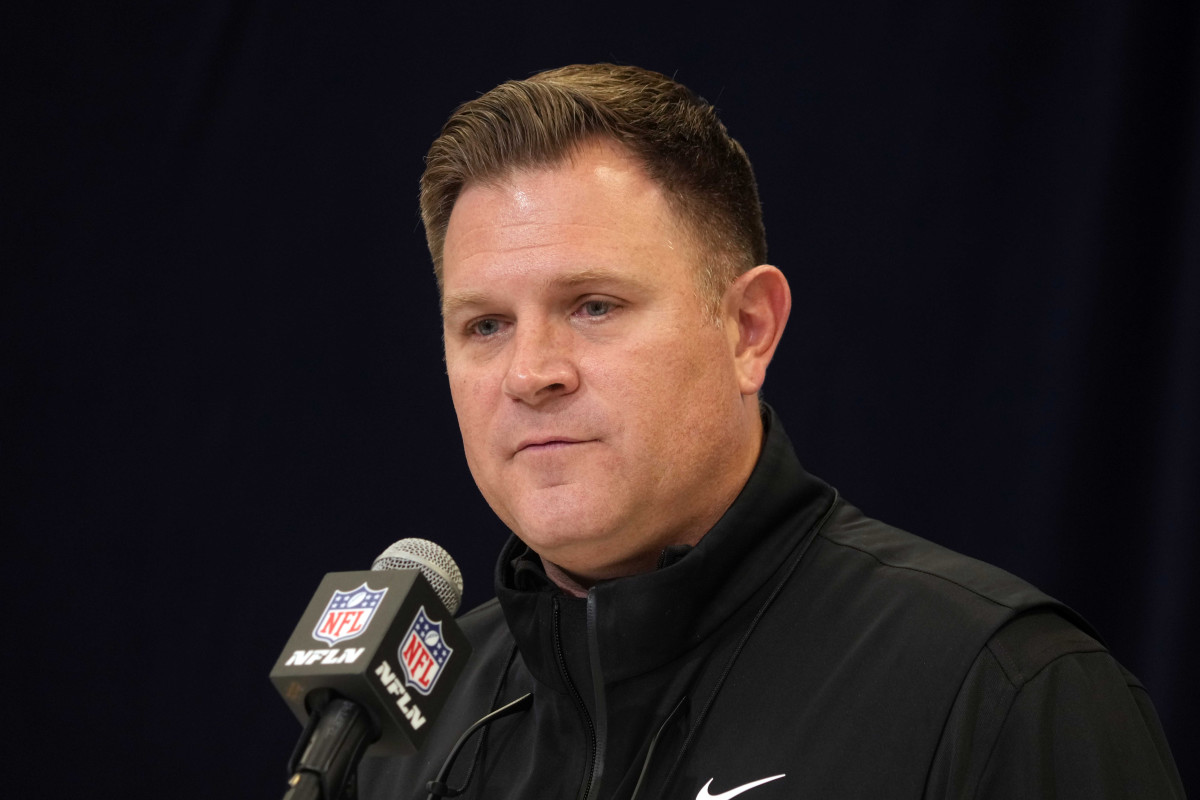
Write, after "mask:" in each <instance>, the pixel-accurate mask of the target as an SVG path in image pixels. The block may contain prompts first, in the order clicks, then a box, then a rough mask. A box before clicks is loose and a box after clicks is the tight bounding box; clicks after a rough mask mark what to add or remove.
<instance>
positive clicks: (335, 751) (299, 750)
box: [283, 697, 379, 800]
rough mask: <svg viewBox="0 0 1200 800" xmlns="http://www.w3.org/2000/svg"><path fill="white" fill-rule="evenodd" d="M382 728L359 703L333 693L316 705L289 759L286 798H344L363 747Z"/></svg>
mask: <svg viewBox="0 0 1200 800" xmlns="http://www.w3.org/2000/svg"><path fill="white" fill-rule="evenodd" d="M378 738H379V729H378V728H377V727H376V725H375V723H374V722H373V721H372V720H371V717H370V715H369V714H368V713H367V711H366V709H364V708H363V707H362V706H360V705H359V704H358V703H354V702H351V701H349V700H346V699H343V698H341V697H333V698H332V699H330V700H328V701H327V702H325V703H322V704H319V705H316V706H315V707H314V709H313V711H312V713H311V715H310V716H309V718H308V724H307V725H305V727H304V733H303V734H301V736H300V741H299V742H297V743H296V749H295V750H294V751H293V752H292V757H291V759H290V760H289V761H288V769H289V770H291V772H292V777H291V780H289V781H288V786H289V787H290V788H288V790H287V793H286V794H285V795H284V796H283V800H343V796H344V795H345V793H346V788H347V786H348V785H349V784H350V783H351V782H352V779H353V777H354V771H355V769H357V767H358V762H359V760H360V759H361V758H362V755H363V751H364V750H366V749H367V746H368V745H369V744H371V742H373V741H375V740H376V739H378Z"/></svg>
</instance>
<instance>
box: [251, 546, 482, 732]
mask: <svg viewBox="0 0 1200 800" xmlns="http://www.w3.org/2000/svg"><path fill="white" fill-rule="evenodd" d="M470 651H471V647H470V645H469V644H468V643H467V639H466V637H465V636H464V635H463V633H462V632H461V631H460V630H459V629H458V625H457V624H456V623H455V622H454V618H453V617H452V616H451V615H450V613H449V612H448V611H447V610H446V608H445V606H443V605H442V602H441V601H440V600H439V599H438V596H437V594H436V593H435V592H434V590H433V589H432V588H431V587H430V585H429V583H428V581H426V580H425V577H424V576H423V575H422V574H421V573H420V572H419V571H417V570H415V569H389V570H380V571H365V572H331V573H329V574H328V575H326V576H325V578H324V580H322V581H321V586H320V588H318V589H317V593H316V594H315V595H314V596H313V599H312V601H311V602H310V603H309V604H308V609H307V610H306V611H305V612H304V616H302V617H301V618H300V624H298V625H297V626H296V630H295V631H294V632H293V633H292V636H291V638H290V639H288V642H287V645H286V646H285V647H284V648H283V653H282V654H280V656H279V659H278V661H276V662H275V668H274V669H272V670H271V682H272V683H273V684H275V688H276V689H278V690H279V693H280V694H281V695H283V699H284V700H285V701H286V702H287V704H288V706H289V707H290V708H291V709H292V712H293V713H294V714H295V715H296V717H297V718H298V719H299V720H300V722H301V723H302V724H305V723H307V722H308V718H309V716H310V714H311V712H312V711H314V710H318V709H319V708H320V707H322V706H323V705H324V704H325V703H327V702H329V700H330V699H332V698H333V697H336V696H340V697H344V698H346V699H348V700H353V701H354V702H356V703H358V704H359V705H361V706H362V707H363V708H365V709H367V711H368V712H369V714H370V716H371V719H372V720H373V722H374V723H375V725H376V726H377V727H378V728H379V731H380V736H379V738H378V739H377V740H376V741H375V742H374V743H373V744H371V745H370V747H369V748H368V749H367V753H368V754H381V755H382V754H404V753H411V752H413V751H414V750H416V749H418V748H420V747H421V745H422V744H424V743H425V737H426V736H427V734H428V731H429V728H430V723H431V721H432V720H433V719H435V718H436V717H437V715H438V712H440V711H441V709H442V706H443V705H445V703H446V698H447V696H448V695H449V694H450V690H451V689H452V688H454V682H455V681H456V680H457V679H458V674H459V673H460V672H461V671H462V668H463V667H464V666H465V665H466V663H467V657H468V655H470Z"/></svg>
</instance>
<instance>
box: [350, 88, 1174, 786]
mask: <svg viewBox="0 0 1200 800" xmlns="http://www.w3.org/2000/svg"><path fill="white" fill-rule="evenodd" d="M421 205H422V214H423V218H424V222H425V227H426V233H427V236H428V239H429V244H430V250H431V253H432V255H433V260H434V266H435V271H436V274H437V276H438V281H439V285H440V287H441V291H442V310H443V319H444V333H445V347H446V365H447V372H448V375H449V380H450V388H451V392H452V395H453V399H454V405H455V409H456V411H457V413H458V418H459V423H460V426H461V430H462V435H463V444H464V448H465V451H466V456H467V461H468V464H469V465H470V468H471V472H472V475H473V476H474V478H475V480H476V482H477V483H478V485H479V488H480V490H481V491H482V492H483V494H484V497H485V498H486V499H487V501H488V503H489V504H490V505H491V507H492V508H493V509H494V510H495V512H496V514H497V515H498V516H499V517H500V519H501V520H502V521H503V522H504V523H505V524H506V525H508V527H509V528H510V529H511V530H512V532H513V534H514V537H513V538H512V539H510V541H509V543H508V544H507V545H506V547H505V548H504V551H503V553H502V554H501V557H500V559H499V563H498V565H497V572H496V591H497V600H494V601H492V602H491V603H488V604H486V605H484V606H483V607H481V608H479V609H476V610H475V611H472V612H470V613H468V614H466V615H464V616H463V617H462V619H461V624H462V627H463V628H464V630H465V631H466V632H467V633H468V635H469V636H470V638H471V639H472V642H473V646H474V648H475V652H474V654H473V656H472V662H471V665H470V667H469V669H468V674H467V675H466V677H465V678H463V679H462V680H461V681H460V683H459V685H458V687H457V688H456V690H455V694H454V696H453V697H452V699H451V701H450V704H449V705H448V707H447V709H446V711H445V712H444V714H443V716H442V717H441V718H440V719H439V720H438V722H437V727H436V728H435V730H434V731H433V732H432V735H431V738H430V741H429V742H428V744H427V745H426V747H425V748H424V750H423V751H422V752H421V753H419V754H418V755H416V756H413V757H410V758H407V759H393V760H368V761H367V762H365V763H364V764H363V766H362V769H361V772H360V789H361V792H362V795H363V796H364V797H367V798H372V799H373V800H374V799H377V798H409V797H416V796H422V795H423V794H424V792H425V791H426V786H427V784H430V785H431V786H432V789H433V794H434V796H456V795H457V794H458V792H459V791H460V790H463V792H464V793H463V796H466V797H474V798H487V799H488V800H498V799H499V798H572V797H574V798H585V799H586V800H593V799H594V800H600V798H621V799H622V800H628V798H639V799H641V800H644V799H645V798H687V800H691V798H697V799H698V800H703V799H705V798H708V799H710V800H711V798H722V799H723V800H728V798H733V797H734V796H737V795H741V794H743V793H745V794H746V796H747V797H748V798H752V800H772V798H836V797H871V798H878V797H914V798H917V797H978V798H990V797H1044V796H1057V797H1063V796H1067V797H1118V796H1119V797H1173V796H1182V794H1183V792H1182V787H1181V786H1180V783H1179V778H1178V774H1177V772H1176V770H1175V767H1174V763H1173V761H1172V758H1171V754H1170V751H1169V749H1168V748H1167V745H1166V742H1165V741H1164V739H1163V736H1162V733H1161V730H1160V728H1159V725H1158V722H1157V718H1156V716H1155V714H1154V710H1153V708H1152V706H1151V704H1150V701H1149V699H1148V698H1147V696H1146V693H1145V691H1144V690H1143V689H1142V688H1141V686H1140V685H1139V684H1138V683H1137V681H1136V679H1134V678H1133V677H1132V676H1131V675H1129V674H1128V673H1127V672H1125V671H1124V670H1123V669H1122V668H1121V667H1120V666H1119V665H1118V664H1117V663H1116V662H1115V661H1114V660H1113V659H1112V658H1111V656H1109V655H1108V653H1107V652H1106V651H1105V649H1104V648H1103V646H1102V645H1100V644H1099V643H1097V641H1096V640H1095V639H1094V638H1093V637H1092V636H1090V635H1089V634H1088V633H1087V632H1086V628H1085V627H1084V623H1082V621H1080V620H1079V619H1078V618H1076V617H1075V616H1074V615H1073V614H1072V613H1071V612H1070V611H1069V610H1068V609H1066V608H1065V607H1063V606H1061V605H1060V604H1058V603H1056V602H1055V601H1053V600H1052V599H1051V598H1049V597H1047V596H1045V595H1043V594H1041V593H1040V592H1038V591H1037V590H1036V589H1034V588H1033V587H1031V586H1029V585H1027V584H1025V583H1023V582H1021V581H1020V580H1018V579H1016V578H1014V577H1012V576H1010V575H1008V574H1006V573H1004V572H1001V571H1000V570H997V569H995V568H992V567H988V566H986V565H984V564H980V563H979V562H976V561H973V560H971V559H967V558H965V557H962V556H959V555H956V554H953V553H950V552H948V551H946V550H944V549H941V548H939V547H937V546H935V545H933V544H930V543H929V542H926V541H924V540H921V539H918V538H916V537H913V536H911V535H909V534H906V533H903V532H901V531H898V530H895V529H893V528H890V527H888V526H886V525H884V524H882V523H880V522H876V521H874V520H870V519H867V518H865V517H864V516H863V515H862V514H861V513H860V512H858V511H857V510H856V509H855V508H854V507H853V506H851V505H849V504H848V503H846V502H845V501H844V500H842V499H841V498H840V497H839V496H838V494H837V492H836V491H835V490H833V489H832V488H831V487H829V486H828V485H826V484H824V483H823V482H821V481H820V480H818V479H816V478H814V477H812V476H810V475H808V474H807V473H805V472H804V470H803V469H802V468H801V467H800V465H799V462H798V461H797V460H796V456H795V455H794V453H793V452H792V448H791V445H790V444H789V442H788V440H787V436H786V435H785V433H784V431H783V427H782V425H781V423H780V421H779V420H778V419H776V418H775V416H774V414H773V412H772V411H771V410H770V409H769V408H767V407H765V406H760V403H759V400H758V392H759V389H760V388H761V386H762V384H763V380H764V377H765V374H766V368H767V364H768V363H769V362H770V360H771V357H772V355H773V354H774V352H775V348H776V346H777V344H778V343H779V339H780V336H781V335H782V333H783V328H784V325H785V323H786V321H787V316H788V312H789V309H790V295H789V290H788V284H787V281H786V279H785V278H784V276H783V274H782V273H781V272H780V271H779V270H778V269H776V268H775V267H772V266H768V265H765V261H766V246H765V239H764V234H763V228H762V222H761V212H760V209H759V204H758V199H757V192H756V189H755V183H754V178H753V174H752V171H751V168H750V164H749V161H748V160H747V159H746V156H745V154H744V153H743V151H742V149H741V148H740V147H739V146H738V144H737V143H736V142H735V141H733V140H732V139H731V138H730V137H729V136H728V134H727V133H726V131H725V129H724V127H723V126H722V125H721V123H720V122H719V120H718V119H717V117H716V115H715V112H714V111H713V109H712V108H711V107H710V106H709V105H708V104H706V103H705V102H704V101H702V100H700V99H698V98H696V97H695V96H693V95H692V94H691V93H690V92H689V91H688V90H687V89H685V88H684V87H682V86H680V85H679V84H677V83H675V82H674V81H671V80H669V79H667V78H665V77H663V76H661V75H658V74H655V73H650V72H646V71H644V70H639V69H635V68H628V67H614V66H611V65H597V66H577V67H568V68H565V69H561V70H555V71H551V72H546V73H542V74H540V75H536V76H534V77H533V78H530V79H529V80H526V81H519V82H510V83H507V84H504V85H502V86H500V87H498V88H496V89H495V90H493V91H492V92H489V93H488V94H485V95H483V96H482V97H480V98H478V99H476V100H473V101H471V102H469V103H467V104H466V105H464V106H462V107H461V108H459V109H458V110H457V111H456V112H455V113H454V115H453V116H452V117H451V119H450V120H449V122H448V123H447V124H446V127H445V128H444V129H443V131H442V134H441V136H440V137H439V138H438V139H437V141H436V142H435V143H434V144H433V147H432V148H431V150H430V153H429V156H428V159H427V169H426V172H425V175H424V177H423V179H422V191H421ZM526 695H529V696H530V698H531V699H526V700H523V701H522V702H520V703H518V704H517V705H516V706H515V707H513V709H510V711H513V713H511V714H509V715H507V716H504V717H502V718H498V719H494V720H491V721H486V722H484V723H483V724H482V725H481V726H480V727H479V728H478V729H477V730H476V732H475V733H474V734H472V735H471V736H469V737H466V740H465V742H464V743H463V746H462V747H461V748H459V749H456V748H455V742H456V740H457V739H458V738H459V737H460V735H462V734H463V733H464V732H466V731H467V730H468V728H469V727H470V726H472V724H473V723H475V722H476V721H477V720H480V719H482V718H483V717H485V715H487V714H489V712H491V711H493V710H495V709H498V708H501V707H503V706H506V705H507V704H509V703H511V702H513V701H515V700H518V699H519V698H523V697H525V696H526ZM431 782H432V784H431Z"/></svg>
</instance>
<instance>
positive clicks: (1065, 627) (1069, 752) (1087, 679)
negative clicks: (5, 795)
mask: <svg viewBox="0 0 1200 800" xmlns="http://www.w3.org/2000/svg"><path fill="white" fill-rule="evenodd" d="M926 796H927V797H931V798H933V797H937V798H949V797H955V798H964V797H970V798H977V800H991V799H992V798H996V799H997V800H998V799H999V798H1013V797H1055V798H1080V799H1081V800H1082V798H1088V799H1089V800H1096V799H1099V798H1182V797H1183V796H1184V791H1183V785H1182V783H1181V781H1180V778H1179V772H1178V770H1177V768H1176V766H1175V762H1174V759H1173V758H1172V757H1171V751H1170V748H1169V747H1168V745H1167V742H1166V738H1165V736H1164V735H1163V732H1162V726H1161V725H1160V724H1159V721H1158V715H1157V714H1156V713H1155V711H1154V706H1153V705H1152V704H1151V702H1150V698H1149V696H1148V695H1147V694H1146V690H1145V689H1144V688H1143V687H1142V685H1141V684H1140V683H1139V682H1138V681H1137V679H1136V678H1134V677H1133V675H1131V674H1130V673H1129V672H1127V671H1126V670H1125V669H1124V668H1122V667H1121V665H1120V664H1118V663H1117V662H1116V661H1115V660H1114V659H1113V658H1112V656H1111V655H1110V654H1109V653H1108V651H1107V650H1106V649H1105V648H1104V646H1103V645H1101V644H1100V643H1099V642H1097V641H1096V640H1095V639H1093V638H1092V637H1090V636H1088V635H1087V634H1086V633H1084V632H1083V631H1081V630H1079V629H1078V628H1076V627H1075V626H1073V625H1072V624H1071V623H1069V622H1067V621H1066V620H1064V619H1063V618H1061V617H1059V616H1057V615H1056V614H1054V613H1053V612H1048V611H1047V612H1036V613H1032V614H1028V615H1025V616H1023V617H1019V618H1017V619H1016V620H1014V621H1013V622H1011V623H1009V624H1008V625H1006V626H1005V627H1004V628H1002V629H1001V630H1000V631H999V632H998V633H997V634H996V635H995V636H993V637H992V639H991V641H989V642H988V644H987V646H986V647H985V648H984V649H983V650H982V651H981V652H980V655H979V657H978V658H977V659H976V661H975V664H974V665H973V666H972V668H971V670H970V672H969V673H968V674H967V677H966V680H965V681H964V682H963V686H962V688H961V690H960V692H959V694H958V697H957V698H956V700H955V703H954V706H953V708H952V710H951V712H950V716H949V718H948V720H947V723H946V726H945V728H944V730H943V734H942V739H941V741H940V743H939V745H938V750H937V754H936V755H935V757H934V761H933V764H932V768H931V771H930V776H929V781H928V784H927V792H926Z"/></svg>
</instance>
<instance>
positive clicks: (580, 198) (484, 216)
mask: <svg viewBox="0 0 1200 800" xmlns="http://www.w3.org/2000/svg"><path fill="white" fill-rule="evenodd" d="M667 256H669V257H671V258H672V259H679V258H685V259H690V257H691V247H690V242H689V240H688V237H687V236H686V234H685V232H684V230H683V227H682V226H681V225H680V224H679V223H678V220H677V219H676V216H675V214H674V213H673V212H672V211H671V210H670V208H669V206H668V204H667V202H666V199H665V197H664V195H663V192H662V189H661V188H660V187H659V185H658V184H657V183H656V182H655V181H653V180H652V179H650V178H649V177H648V176H647V175H646V173H645V171H644V170H643V169H642V168H641V167H640V166H639V165H638V164H637V163H636V162H635V161H634V160H633V159H632V158H631V157H630V156H628V155H627V154H626V153H625V152H624V151H622V150H621V149H620V148H619V147H617V146H614V145H611V144H607V143H594V144H592V145H589V146H587V147H584V148H580V150H579V151H577V152H576V153H574V154H573V155H572V156H571V158H569V159H567V160H566V161H564V162H562V163H560V164H557V165H553V166H549V167H540V168H533V169H520V170H513V171H511V172H509V173H508V174H507V175H505V176H503V177H502V178H499V179H496V180H492V181H488V182H477V183H473V184H469V185H468V186H467V187H466V188H465V189H464V190H463V192H462V193H461V194H460V196H459V198H458V201H457V202H456V203H455V206H454V209H453V211H452V213H451V215H450V221H449V225H448V227H447V231H446V240H445V250H444V272H445V280H446V289H447V291H451V290H453V288H454V286H455V284H456V283H458V282H460V281H461V280H463V279H465V278H468V277H469V278H471V279H477V278H479V277H480V270H486V271H488V272H489V273H495V272H496V271H504V270H513V269H526V270H530V269H549V268H552V267H570V268H572V269H593V268H597V267H601V266H605V265H611V264H612V263H613V262H616V263H620V262H622V261H631V260H632V261H643V260H645V259H651V260H653V259H658V258H663V257H667Z"/></svg>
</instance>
